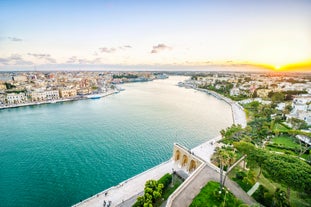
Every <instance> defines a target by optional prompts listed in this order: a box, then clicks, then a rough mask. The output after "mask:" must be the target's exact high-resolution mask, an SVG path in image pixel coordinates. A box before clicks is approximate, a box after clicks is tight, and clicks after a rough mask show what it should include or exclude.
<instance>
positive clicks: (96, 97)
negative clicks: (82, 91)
mask: <svg viewBox="0 0 311 207" xmlns="http://www.w3.org/2000/svg"><path fill="white" fill-rule="evenodd" d="M101 97H102V96H101V95H100V94H90V95H87V96H86V98H88V99H100V98H101Z"/></svg>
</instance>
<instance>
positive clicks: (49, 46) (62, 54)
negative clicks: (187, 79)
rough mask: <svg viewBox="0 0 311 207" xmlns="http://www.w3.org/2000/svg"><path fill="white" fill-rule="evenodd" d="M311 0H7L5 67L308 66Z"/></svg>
mask: <svg viewBox="0 0 311 207" xmlns="http://www.w3.org/2000/svg"><path fill="white" fill-rule="evenodd" d="M310 11H311V1H310V0H261V1H247V0H227V1H225V0H219V1H209V0H204V1H199V0H191V1H189V0H188V1H186V0H176V1H174V0H163V1H162V0H157V1H147V0H145V1H144V0H137V1H135V0H132V1H130V0H123V1H122V0H110V1H105V0H101V1H96V0H83V1H82V0H53V1H48V0H46V1H43V0H41V1H38V0H28V1H25V0H0V70H19V69H20V70H22V69H33V68H36V69H68V68H76V69H81V68H83V69H88V68H89V69H107V70H110V69H134V70H135V69H157V68H162V69H163V68H164V69H172V70H175V69H176V70H178V69H185V68H186V69H187V68H189V69H206V68H209V69H213V68H214V69H215V68H217V69H215V70H218V69H219V70H221V68H228V67H236V68H249V70H251V69H252V68H266V69H267V68H268V69H274V70H282V69H296V68H300V69H301V68H302V69H306V70H310V71H311V67H310V66H311V12H310Z"/></svg>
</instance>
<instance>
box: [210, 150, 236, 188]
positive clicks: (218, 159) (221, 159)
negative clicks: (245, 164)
mask: <svg viewBox="0 0 311 207" xmlns="http://www.w3.org/2000/svg"><path fill="white" fill-rule="evenodd" d="M212 161H213V162H215V163H216V164H218V165H219V169H220V173H219V174H220V181H219V184H220V189H222V188H223V186H224V185H225V182H226V177H227V173H224V168H225V167H226V168H227V170H228V169H229V168H230V166H231V165H232V164H233V163H234V161H235V156H234V152H233V151H228V150H225V149H222V148H218V149H217V151H216V152H215V153H214V155H213V157H212Z"/></svg>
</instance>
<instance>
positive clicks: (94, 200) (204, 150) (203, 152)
mask: <svg viewBox="0 0 311 207" xmlns="http://www.w3.org/2000/svg"><path fill="white" fill-rule="evenodd" d="M193 89H194V90H198V91H201V92H205V93H207V94H208V95H212V96H214V97H215V98H217V99H219V100H222V101H225V102H226V103H228V104H229V105H230V106H231V112H232V119H233V124H241V125H242V127H246V115H245V112H244V109H243V107H242V106H240V105H239V104H238V103H236V102H235V101H233V100H231V99H229V98H226V97H224V96H222V95H220V94H218V93H216V92H214V91H208V90H206V89H198V88H193ZM221 138H222V137H221V135H220V134H218V135H217V136H216V137H214V138H212V139H209V140H207V141H206V142H203V143H202V144H200V145H198V146H196V147H194V148H192V149H191V150H190V151H191V152H193V153H194V155H195V156H197V157H198V158H200V159H202V160H204V161H205V164H206V165H208V166H209V167H211V168H212V169H214V170H215V171H217V172H218V168H217V167H216V166H214V165H213V164H212V163H211V162H210V158H211V156H212V155H213V153H214V151H215V149H216V147H217V144H215V143H216V142H217V141H219V140H221ZM170 162H172V158H170V159H169V160H167V161H165V162H162V163H160V164H158V165H156V166H154V167H152V168H149V169H147V170H145V171H143V172H141V173H139V174H137V175H134V176H133V177H130V178H128V179H126V180H124V181H122V182H120V183H119V184H118V185H116V186H111V187H110V188H108V189H105V190H103V191H101V192H99V193H97V194H95V195H94V196H91V197H89V198H86V199H84V200H82V201H80V202H78V203H76V204H73V205H72V206H73V207H77V206H102V202H103V200H107V199H108V198H110V196H112V198H113V199H112V198H111V199H112V200H113V203H112V206H119V205H120V206H123V205H122V204H123V202H124V201H132V200H133V199H134V201H135V200H136V197H137V196H139V193H137V192H134V191H135V190H133V189H126V188H127V186H126V184H127V183H128V182H131V181H135V180H140V181H141V180H142V179H143V178H142V177H143V176H145V175H150V176H149V177H148V178H147V179H146V180H145V181H147V180H150V179H154V178H155V177H158V178H160V177H161V176H163V174H160V175H159V174H158V169H159V168H161V167H162V166H164V165H168V164H169V163H170ZM172 165H173V163H172ZM172 165H171V166H172ZM175 169H176V168H175ZM170 171H171V167H169V170H168V171H167V172H170ZM145 181H144V182H145ZM144 182H143V183H144ZM123 185H125V186H123ZM143 186H144V185H142V186H141V190H140V191H139V192H141V191H143ZM111 190H115V191H117V192H115V193H116V194H117V195H116V197H115V196H113V195H111V194H110V193H109V195H108V196H107V195H106V192H110V191H111ZM129 190H132V192H133V193H130V194H128V192H129ZM118 191H119V192H118ZM120 191H124V192H126V193H125V194H127V195H125V196H127V198H124V197H123V196H124V195H121V194H122V193H121V194H120ZM136 191H137V189H136Z"/></svg>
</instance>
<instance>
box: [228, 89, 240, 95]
mask: <svg viewBox="0 0 311 207" xmlns="http://www.w3.org/2000/svg"><path fill="white" fill-rule="evenodd" d="M238 95H240V89H238V88H232V89H231V90H230V96H238Z"/></svg>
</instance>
